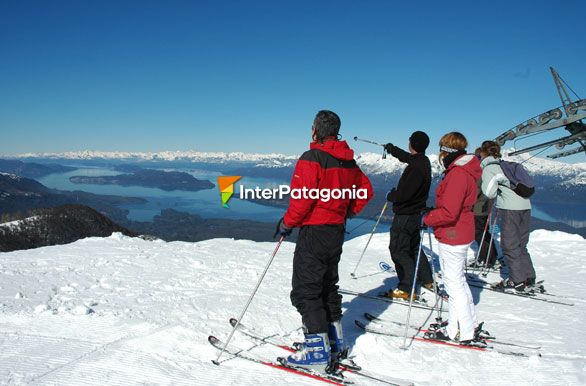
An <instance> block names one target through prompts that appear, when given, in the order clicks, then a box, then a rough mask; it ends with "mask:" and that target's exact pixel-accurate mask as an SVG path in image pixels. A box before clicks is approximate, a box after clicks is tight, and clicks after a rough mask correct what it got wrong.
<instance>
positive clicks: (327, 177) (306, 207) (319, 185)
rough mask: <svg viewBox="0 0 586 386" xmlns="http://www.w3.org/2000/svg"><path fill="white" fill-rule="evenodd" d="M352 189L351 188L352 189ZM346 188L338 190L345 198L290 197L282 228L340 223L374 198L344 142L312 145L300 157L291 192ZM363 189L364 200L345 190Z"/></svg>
mask: <svg viewBox="0 0 586 386" xmlns="http://www.w3.org/2000/svg"><path fill="white" fill-rule="evenodd" d="M353 186H354V188H353ZM303 188H307V189H319V190H322V189H328V190H329V192H331V189H339V190H341V189H346V190H347V191H346V192H344V191H341V192H342V193H344V194H345V198H332V197H330V199H329V200H327V201H326V200H324V199H323V198H324V196H321V197H322V198H316V197H315V196H314V197H306V198H304V197H303V196H301V197H297V196H295V195H293V194H291V196H290V198H289V207H288V208H287V212H286V213H285V217H284V222H285V226H287V227H289V228H294V227H300V226H303V225H324V224H343V223H344V222H345V221H346V217H348V216H354V215H356V214H358V213H359V212H360V211H361V210H362V209H363V208H364V206H366V204H367V202H368V201H369V200H370V199H372V197H374V193H373V190H372V185H371V183H370V180H369V179H368V177H366V176H365V175H364V173H362V170H360V168H359V167H358V165H356V161H355V160H354V151H352V149H350V148H349V147H348V144H347V143H346V141H338V140H328V141H325V142H323V143H318V142H312V143H311V144H310V150H308V151H306V152H305V153H303V155H301V157H300V158H299V160H298V161H297V164H296V165H295V170H294V171H293V177H292V179H291V191H292V193H293V190H294V189H303ZM351 189H354V191H355V192H358V189H365V190H366V198H364V197H363V198H360V197H357V196H362V195H358V194H354V198H351V196H350V194H349V191H348V190H351Z"/></svg>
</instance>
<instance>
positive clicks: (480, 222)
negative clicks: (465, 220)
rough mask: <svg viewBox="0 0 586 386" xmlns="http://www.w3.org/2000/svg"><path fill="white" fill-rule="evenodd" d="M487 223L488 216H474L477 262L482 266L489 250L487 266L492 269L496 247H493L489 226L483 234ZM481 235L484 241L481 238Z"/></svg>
mask: <svg viewBox="0 0 586 386" xmlns="http://www.w3.org/2000/svg"><path fill="white" fill-rule="evenodd" d="M487 221H488V216H474V227H475V229H474V238H475V239H476V243H477V244H478V250H479V251H480V252H479V253H478V262H479V263H482V264H483V265H484V264H485V262H486V256H487V255H488V250H489V249H490V256H488V266H489V267H492V266H493V265H494V263H495V262H496V246H495V245H494V239H493V238H492V234H491V233H490V224H489V227H488V228H486V234H484V229H485V227H486V222H487ZM483 235H484V240H483V238H482V236H483ZM491 242H492V245H491Z"/></svg>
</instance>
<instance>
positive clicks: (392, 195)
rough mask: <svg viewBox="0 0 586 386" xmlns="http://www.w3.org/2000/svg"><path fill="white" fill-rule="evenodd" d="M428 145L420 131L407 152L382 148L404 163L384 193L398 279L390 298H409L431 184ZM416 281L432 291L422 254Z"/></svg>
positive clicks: (429, 272) (413, 136)
mask: <svg viewBox="0 0 586 386" xmlns="http://www.w3.org/2000/svg"><path fill="white" fill-rule="evenodd" d="M428 145H429V137H428V136H427V134H425V133H424V132H422V131H416V132H414V133H413V134H411V137H409V153H408V152H406V151H404V150H402V149H400V148H398V147H397V146H395V145H393V144H392V143H388V144H386V145H385V150H386V152H387V153H389V154H391V155H392V156H393V157H395V158H397V159H398V160H399V161H401V162H404V163H406V164H407V167H406V168H405V170H404V171H403V174H402V175H401V178H400V179H399V184H398V185H397V187H396V188H393V189H392V190H391V191H390V192H389V193H387V200H388V201H390V202H392V203H393V212H394V213H395V216H394V218H393V224H392V226H391V241H390V243H389V250H390V252H391V258H392V259H393V262H394V263H395V270H396V271H397V276H398V277H399V285H398V286H397V288H395V289H394V290H390V291H388V292H387V293H386V296H388V297H391V298H400V299H409V296H410V292H411V287H412V285H413V275H414V273H415V265H416V261H417V252H418V251H419V243H420V241H421V234H420V231H421V213H422V211H423V210H424V209H425V207H426V202H427V197H428V195H429V187H430V185H431V163H430V162H429V158H427V156H426V155H425V149H427V146H428ZM417 279H418V282H420V283H422V284H423V286H425V287H426V288H428V289H432V288H433V275H432V272H431V268H430V266H429V263H428V261H427V257H426V256H425V254H422V255H421V259H420V261H419V270H418V274H417ZM414 298H416V295H415V294H414Z"/></svg>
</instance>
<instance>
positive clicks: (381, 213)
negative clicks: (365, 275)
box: [350, 201, 389, 279]
mask: <svg viewBox="0 0 586 386" xmlns="http://www.w3.org/2000/svg"><path fill="white" fill-rule="evenodd" d="M388 204H389V202H388V201H385V204H384V205H383V209H382V210H381V211H380V215H379V216H378V219H377V220H376V223H375V224H374V227H372V232H370V236H368V241H367V242H366V245H365V246H364V249H363V250H362V254H361V255H360V259H358V263H356V267H354V271H353V272H352V273H351V274H350V276H352V277H353V278H354V279H356V270H357V269H358V266H359V265H360V262H361V261H362V258H363V257H364V253H366V248H368V244H370V240H371V239H372V235H374V231H375V230H376V227H377V226H378V223H379V222H380V219H381V218H382V217H383V214H384V213H385V210H386V209H387V205H388Z"/></svg>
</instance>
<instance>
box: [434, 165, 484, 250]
mask: <svg viewBox="0 0 586 386" xmlns="http://www.w3.org/2000/svg"><path fill="white" fill-rule="evenodd" d="M481 175H482V169H481V168H480V162H479V161H478V158H476V157H475V156H474V155H472V154H464V155H462V156H460V157H458V158H457V159H456V160H454V162H452V163H451V164H450V166H449V167H448V169H447V170H446V172H445V175H444V179H443V180H442V182H441V183H440V184H439V185H438V187H437V189H436V192H435V206H436V209H434V210H432V211H431V212H429V213H428V214H427V216H425V217H424V218H423V222H424V223H425V224H427V225H428V226H431V227H433V233H434V234H435V237H436V239H437V240H438V241H439V242H441V243H444V244H449V245H464V244H469V243H471V242H472V240H474V212H473V210H472V208H473V206H474V203H475V202H476V198H477V191H478V184H477V181H478V179H479V178H480V176H481Z"/></svg>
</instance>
